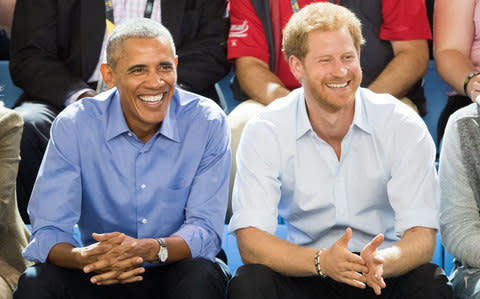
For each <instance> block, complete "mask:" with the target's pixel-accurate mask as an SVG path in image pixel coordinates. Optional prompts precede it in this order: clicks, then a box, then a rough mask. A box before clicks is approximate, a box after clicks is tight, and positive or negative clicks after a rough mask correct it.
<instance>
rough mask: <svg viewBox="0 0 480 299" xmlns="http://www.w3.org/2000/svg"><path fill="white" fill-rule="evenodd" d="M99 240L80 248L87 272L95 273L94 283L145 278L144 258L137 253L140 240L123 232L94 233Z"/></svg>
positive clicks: (131, 280)
mask: <svg viewBox="0 0 480 299" xmlns="http://www.w3.org/2000/svg"><path fill="white" fill-rule="evenodd" d="M92 236H93V238H94V239H95V240H96V241H98V242H97V243H94V244H91V245H89V246H86V247H81V248H76V249H74V251H75V252H77V253H79V257H80V264H82V265H84V266H83V268H82V270H83V272H85V273H91V272H95V273H97V274H96V275H94V276H92V277H91V278H90V282H91V283H93V284H97V285H109V284H117V283H130V282H135V281H140V280H142V276H141V274H142V273H144V272H145V268H143V267H142V263H143V258H142V257H141V256H140V255H139V254H138V253H137V252H136V251H137V250H136V247H137V241H138V240H137V239H135V238H132V237H129V236H126V235H125V234H123V233H119V232H113V233H106V234H95V233H94V234H92Z"/></svg>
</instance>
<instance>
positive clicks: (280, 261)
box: [236, 227, 317, 276]
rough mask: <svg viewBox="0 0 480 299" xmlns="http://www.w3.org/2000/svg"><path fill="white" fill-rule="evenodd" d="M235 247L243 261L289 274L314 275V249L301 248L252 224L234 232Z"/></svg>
mask: <svg viewBox="0 0 480 299" xmlns="http://www.w3.org/2000/svg"><path fill="white" fill-rule="evenodd" d="M236 237H237V242H238V248H239V249H240V254H241V256H242V260H243V262H244V263H245V264H263V265H266V266H268V267H269V268H271V269H272V270H274V271H276V272H279V273H283V274H285V275H290V276H311V275H316V273H317V272H316V269H315V264H314V257H315V254H316V252H317V250H315V249H312V248H306V247H301V246H298V245H295V244H292V243H290V242H287V241H285V240H283V239H280V238H278V237H276V236H273V235H271V234H269V233H267V232H264V231H262V230H260V229H257V228H254V227H248V228H243V229H240V230H237V231H236Z"/></svg>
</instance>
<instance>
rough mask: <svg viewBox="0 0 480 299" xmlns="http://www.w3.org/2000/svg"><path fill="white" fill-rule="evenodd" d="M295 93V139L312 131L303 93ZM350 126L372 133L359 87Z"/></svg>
mask: <svg viewBox="0 0 480 299" xmlns="http://www.w3.org/2000/svg"><path fill="white" fill-rule="evenodd" d="M301 90H302V92H299V93H298V94H297V96H298V106H297V118H296V119H297V139H299V138H300V137H302V136H303V135H305V134H306V133H307V132H309V131H312V132H313V129H312V124H311V123H310V119H309V118H308V114H307V107H306V103H305V94H304V92H303V88H302V89H301ZM352 126H356V127H358V128H359V129H361V130H363V131H365V132H366V133H368V134H371V133H372V127H371V125H370V123H369V122H368V115H367V113H366V110H365V101H364V100H363V97H362V93H361V89H360V88H359V89H357V92H356V93H355V112H354V115H353V122H352Z"/></svg>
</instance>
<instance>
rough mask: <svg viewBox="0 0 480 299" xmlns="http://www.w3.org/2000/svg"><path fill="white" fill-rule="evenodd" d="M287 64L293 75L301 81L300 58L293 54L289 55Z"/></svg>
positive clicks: (301, 65)
mask: <svg viewBox="0 0 480 299" xmlns="http://www.w3.org/2000/svg"><path fill="white" fill-rule="evenodd" d="M288 65H289V66H290V71H291V72H292V74H293V76H294V77H295V78H296V79H297V80H298V81H299V82H302V81H301V80H302V78H303V63H302V61H301V60H300V59H298V58H297V57H296V56H294V55H290V57H288Z"/></svg>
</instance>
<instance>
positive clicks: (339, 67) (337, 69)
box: [332, 60, 348, 77]
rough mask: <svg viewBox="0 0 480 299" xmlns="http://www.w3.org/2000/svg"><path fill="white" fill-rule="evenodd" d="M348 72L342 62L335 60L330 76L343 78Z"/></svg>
mask: <svg viewBox="0 0 480 299" xmlns="http://www.w3.org/2000/svg"><path fill="white" fill-rule="evenodd" d="M347 72H348V70H347V67H346V66H345V64H344V63H343V62H342V61H339V60H336V61H335V65H334V66H333V70H332V74H333V75H334V76H337V77H344V76H345V75H346V74H347Z"/></svg>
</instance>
